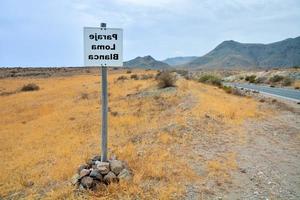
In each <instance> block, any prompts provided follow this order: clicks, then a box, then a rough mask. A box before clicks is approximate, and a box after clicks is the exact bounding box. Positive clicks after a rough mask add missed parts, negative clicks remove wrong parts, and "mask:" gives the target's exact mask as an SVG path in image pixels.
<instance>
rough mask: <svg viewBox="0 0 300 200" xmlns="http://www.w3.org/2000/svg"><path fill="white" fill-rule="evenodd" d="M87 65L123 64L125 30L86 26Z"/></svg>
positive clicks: (84, 31)
mask: <svg viewBox="0 0 300 200" xmlns="http://www.w3.org/2000/svg"><path fill="white" fill-rule="evenodd" d="M83 38H84V39H83V40H84V65H85V66H107V67H121V66H123V30H122V29H118V28H100V27H99V28H98V27H84V28H83Z"/></svg>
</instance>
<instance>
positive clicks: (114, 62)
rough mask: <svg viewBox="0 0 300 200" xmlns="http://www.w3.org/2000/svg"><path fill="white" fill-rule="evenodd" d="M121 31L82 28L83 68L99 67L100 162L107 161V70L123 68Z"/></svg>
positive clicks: (116, 29) (104, 26) (104, 25)
mask: <svg viewBox="0 0 300 200" xmlns="http://www.w3.org/2000/svg"><path fill="white" fill-rule="evenodd" d="M122 58H123V30H122V29H118V28H106V23H101V26H100V28H99V27H85V28H84V63H85V66H97V67H99V66H101V76H102V127H101V161H102V162H105V161H107V129H108V126H107V122H108V115H107V113H108V94H107V76H108V75H107V70H108V69H107V68H108V67H121V66H123V59H122Z"/></svg>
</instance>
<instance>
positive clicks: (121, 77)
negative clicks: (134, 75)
mask: <svg viewBox="0 0 300 200" xmlns="http://www.w3.org/2000/svg"><path fill="white" fill-rule="evenodd" d="M127 79H128V78H127V76H119V77H118V78H117V80H118V81H124V80H127Z"/></svg>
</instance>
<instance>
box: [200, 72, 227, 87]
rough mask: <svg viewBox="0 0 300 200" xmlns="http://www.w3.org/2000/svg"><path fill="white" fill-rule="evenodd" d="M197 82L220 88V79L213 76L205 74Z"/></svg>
mask: <svg viewBox="0 0 300 200" xmlns="http://www.w3.org/2000/svg"><path fill="white" fill-rule="evenodd" d="M199 82H201V83H208V84H211V85H215V86H219V87H220V86H222V80H221V78H219V77H217V76H214V75H210V74H206V75H203V76H201V77H200V78H199Z"/></svg>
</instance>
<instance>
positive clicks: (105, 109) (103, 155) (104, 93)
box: [101, 23, 108, 162]
mask: <svg viewBox="0 0 300 200" xmlns="http://www.w3.org/2000/svg"><path fill="white" fill-rule="evenodd" d="M101 28H106V23H101ZM101 75H102V143H101V161H102V162H105V161H107V112H108V101H107V100H108V98H107V67H106V66H101Z"/></svg>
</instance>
